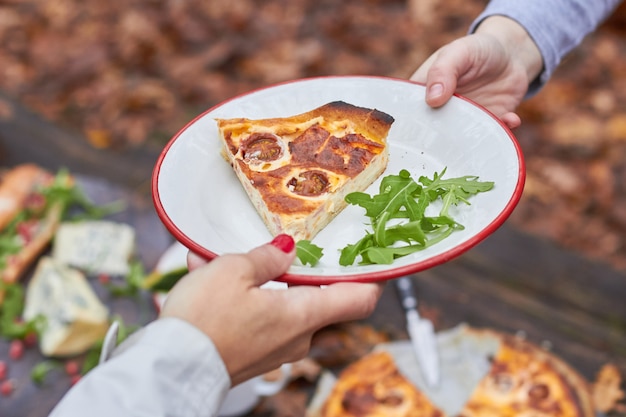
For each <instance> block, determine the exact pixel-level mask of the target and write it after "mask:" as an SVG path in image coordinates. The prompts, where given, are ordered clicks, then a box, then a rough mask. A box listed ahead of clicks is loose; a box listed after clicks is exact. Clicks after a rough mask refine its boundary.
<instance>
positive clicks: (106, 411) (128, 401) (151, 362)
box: [50, 318, 230, 417]
mask: <svg viewBox="0 0 626 417" xmlns="http://www.w3.org/2000/svg"><path fill="white" fill-rule="evenodd" d="M229 388H230V377H229V375H228V372H227V370H226V367H225V365H224V362H223V361H222V359H221V357H220V355H219V353H218V351H217V349H216V348H215V345H214V344H213V342H212V341H211V340H210V339H209V338H208V337H207V336H206V335H205V334H204V333H202V332H200V331H199V330H198V329H196V328H195V327H193V326H192V325H191V324H189V323H187V322H185V321H183V320H179V319H175V318H165V319H158V320H156V321H154V322H152V323H150V324H148V325H147V326H145V327H144V328H142V329H140V330H139V331H137V332H136V333H134V334H133V335H131V336H130V337H129V338H128V340H127V341H125V342H124V343H122V344H121V345H120V346H119V347H118V348H117V349H116V350H115V351H114V352H113V355H112V358H111V359H109V360H108V361H106V362H104V363H103V364H101V365H98V366H97V367H96V368H94V369H92V370H91V371H90V372H88V373H87V374H86V375H85V376H84V377H83V378H82V379H81V380H80V381H79V382H78V383H77V384H76V385H75V386H74V387H73V388H72V389H71V390H70V391H69V392H68V393H67V394H66V395H65V397H63V399H62V400H61V401H60V402H59V404H58V405H57V406H56V407H55V408H54V410H52V413H51V414H50V417H70V416H77V417H78V416H80V417H84V416H90V417H99V416H103V417H104V416H106V417H111V416H116V417H121V416H145V417H148V416H150V417H158V416H185V417H195V416H198V417H211V416H215V415H217V412H218V410H219V407H220V404H221V403H222V401H223V399H224V397H225V396H226V394H227V392H228V390H229Z"/></svg>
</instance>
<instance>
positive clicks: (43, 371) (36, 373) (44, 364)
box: [30, 359, 63, 385]
mask: <svg viewBox="0 0 626 417" xmlns="http://www.w3.org/2000/svg"><path fill="white" fill-rule="evenodd" d="M62 366H63V365H62V363H61V362H60V361H57V360H53V359H49V360H44V361H41V362H39V363H38V364H36V365H35V366H33V368H32V369H31V371H30V379H31V380H32V381H33V382H34V383H35V384H36V385H41V384H43V381H44V379H45V378H46V375H48V373H49V372H50V371H52V370H54V369H59V368H61V367H62Z"/></svg>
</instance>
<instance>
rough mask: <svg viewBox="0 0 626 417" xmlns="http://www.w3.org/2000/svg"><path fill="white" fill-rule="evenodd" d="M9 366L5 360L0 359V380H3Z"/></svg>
mask: <svg viewBox="0 0 626 417" xmlns="http://www.w3.org/2000/svg"><path fill="white" fill-rule="evenodd" d="M8 370H9V366H8V365H7V363H6V362H5V361H0V381H4V380H5V379H6V378H7V373H8Z"/></svg>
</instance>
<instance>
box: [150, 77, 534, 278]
mask: <svg viewBox="0 0 626 417" xmlns="http://www.w3.org/2000/svg"><path fill="white" fill-rule="evenodd" d="M424 91H425V88H424V86H422V85H420V84H415V83H412V82H409V81H406V80H399V79H392V78H382V77H352V76H346V77H342V76H341V77H320V78H311V79H303V80H298V81H293V82H287V83H282V84H278V85H274V86H271V87H268V88H263V89H260V90H256V91H252V92H250V93H247V94H243V95H241V96H238V97H235V98H233V99H231V100H228V101H226V102H224V103H221V104H219V105H217V106H215V107H213V108H211V109H209V110H207V111H206V112H204V113H202V114H201V115H199V116H198V117H196V118H195V119H194V120H192V121H191V122H190V123H189V124H188V125H187V126H185V127H184V128H183V129H182V130H180V131H179V132H178V133H177V134H176V135H175V136H174V137H173V138H172V139H171V140H170V142H169V143H168V144H167V146H166V147H165V149H164V150H163V152H162V154H161V156H160V158H159V160H158V161H157V164H156V167H155V170H154V173H153V177H152V192H153V199H154V204H155V207H156V210H157V213H158V215H159V217H160V218H161V220H162V221H163V223H164V224H165V226H166V227H167V228H168V230H169V231H170V232H171V233H172V234H173V235H174V236H175V237H176V239H177V240H178V241H180V242H181V243H182V244H183V245H185V246H186V247H187V248H189V249H190V250H192V251H194V252H196V253H198V254H200V255H202V256H204V257H206V258H208V259H211V258H213V257H215V256H219V255H221V254H224V253H235V252H247V251H249V250H250V249H252V248H254V247H256V246H259V245H261V244H264V243H267V242H269V241H270V240H271V239H272V236H271V235H270V233H269V232H268V230H267V229H266V227H265V225H264V224H263V222H262V220H261V218H260V217H259V215H258V214H257V212H256V210H255V209H254V207H253V206H252V204H251V203H250V201H249V199H248V196H247V195H246V193H245V191H244V190H243V187H242V186H241V184H240V183H239V180H238V179H237V177H236V176H235V173H234V172H233V170H232V168H231V167H230V165H229V164H228V163H227V162H226V161H225V160H224V159H223V158H222V156H221V155H220V143H219V140H218V134H217V125H216V123H215V120H214V119H215V118H234V117H246V118H251V119H260V118H267V117H288V116H292V115H295V114H298V113H303V112H306V111H309V110H312V109H314V108H316V107H319V106H321V105H323V104H326V103H329V102H331V101H336V100H341V101H345V102H347V103H350V104H354V105H356V106H362V107H369V108H375V109H378V110H380V111H383V112H385V113H387V114H389V115H391V116H392V117H393V118H394V119H395V122H394V123H393V125H392V127H391V129H390V131H389V135H388V138H387V140H388V144H389V148H390V157H389V165H388V167H387V170H386V172H385V173H384V174H383V175H382V176H381V178H382V177H384V176H386V175H389V174H394V175H397V174H398V173H399V172H400V170H402V169H406V170H408V171H409V172H410V173H411V175H412V176H413V178H415V179H417V178H419V177H420V176H421V175H425V176H427V177H429V178H432V176H433V174H434V173H435V172H441V171H442V170H443V169H444V168H446V167H447V171H446V174H445V176H444V178H453V177H459V176H465V175H473V176H478V177H479V180H480V181H493V182H494V183H495V186H494V188H493V189H492V190H491V191H488V192H485V193H481V194H478V195H475V196H473V197H471V199H470V202H471V205H469V206H468V205H465V204H462V205H459V206H458V207H454V208H453V210H452V211H451V214H452V216H453V217H454V219H455V220H457V221H458V222H459V223H461V224H462V225H463V226H465V229H464V230H461V231H456V232H454V233H452V235H450V236H449V237H448V238H446V239H444V240H443V241H442V242H440V243H437V244H435V245H433V246H431V247H429V248H427V249H425V250H423V251H419V252H416V253H413V254H411V255H408V256H405V257H402V258H398V259H396V260H395V261H394V262H393V263H392V264H391V265H358V264H355V265H354V266H348V267H344V266H340V265H339V254H340V250H341V249H342V248H343V247H345V246H346V245H348V244H351V243H355V242H357V241H358V240H359V239H361V238H362V237H363V236H364V234H365V232H366V230H369V229H368V224H367V222H368V219H367V217H365V213H364V210H363V209H362V208H361V207H358V206H348V207H347V208H346V209H345V210H343V211H342V212H341V213H340V214H339V215H338V216H337V217H336V218H335V219H334V220H333V221H332V222H331V223H330V224H329V225H328V226H327V227H326V228H325V229H324V230H322V231H321V232H320V233H319V234H318V235H317V236H316V237H315V238H314V239H313V243H314V244H316V245H317V246H320V247H322V248H323V250H324V256H323V257H322V258H321V259H320V262H319V263H318V264H317V265H316V266H315V267H310V266H302V265H299V263H298V262H296V263H295V264H294V265H293V266H292V267H291V268H290V270H289V271H288V272H287V274H285V275H284V276H283V277H281V278H279V280H282V281H285V282H290V283H297V284H314V285H318V284H329V283H332V282H337V281H360V282H363V281H380V280H387V279H391V278H396V277H399V276H402V275H408V274H411V273H415V272H418V271H421V270H424V269H427V268H430V267H433V266H435V265H439V264H441V263H443V262H446V261H448V260H450V259H452V258H454V257H456V256H458V255H460V254H462V253H463V252H465V251H467V250H468V249H470V248H472V247H473V246H475V245H476V244H477V243H479V242H480V241H482V240H483V239H485V238H486V237H487V236H489V235H490V234H491V233H493V232H494V231H495V230H496V229H497V228H498V227H499V226H500V225H501V224H502V223H503V222H504V221H505V220H506V219H507V218H508V216H509V215H510V214H511V212H512V211H513V209H514V207H515V205H516V204H517V202H518V201H519V198H520V196H521V193H522V189H523V187H524V179H525V169H524V160H523V157H522V153H521V150H520V148H519V145H518V143H517V141H516V139H515V137H514V136H513V133H512V132H511V131H510V130H509V129H508V128H507V127H506V126H505V125H503V124H502V123H501V122H500V121H499V120H498V119H497V118H496V117H494V116H493V115H492V114H490V113H489V112H488V111H487V110H485V109H484V108H482V107H480V106H478V105H476V104H475V103H473V102H471V101H469V100H467V99H465V98H462V97H459V96H454V97H453V98H452V100H451V101H450V102H449V103H448V104H446V105H445V106H443V107H442V108H439V109H431V108H429V107H428V106H427V105H426V103H425V101H424ZM379 181H380V179H379ZM379 181H377V182H375V183H374V184H372V186H370V188H369V189H368V190H366V192H368V193H370V194H377V193H378V185H379Z"/></svg>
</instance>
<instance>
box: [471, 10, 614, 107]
mask: <svg viewBox="0 0 626 417" xmlns="http://www.w3.org/2000/svg"><path fill="white" fill-rule="evenodd" d="M621 1H622V0H491V1H490V2H489V4H488V5H487V7H486V8H485V10H484V11H483V12H482V13H481V14H480V15H479V16H478V17H477V18H476V19H475V20H474V22H473V23H472V25H471V26H470V29H469V33H473V32H474V31H475V30H476V27H477V26H478V25H479V24H480V22H482V21H483V20H484V19H485V18H486V17H488V16H493V15H502V16H506V17H509V18H511V19H513V20H515V21H517V22H518V23H520V24H521V25H522V26H524V27H525V28H526V31H527V32H528V33H529V34H530V36H531V37H532V39H533V40H534V41H535V43H536V44H537V46H538V47H539V51H540V52H541V55H542V57H543V65H544V68H543V71H542V73H541V74H540V75H539V77H538V78H537V80H535V81H534V82H533V83H532V84H531V85H530V88H529V91H528V96H531V95H533V94H535V93H536V92H537V91H539V89H540V88H541V87H542V86H543V85H544V84H545V83H546V82H547V81H548V80H549V79H550V77H551V76H552V73H553V72H554V70H555V69H556V68H557V66H558V65H559V64H560V62H561V60H562V59H563V57H564V56H565V55H566V54H567V53H568V52H570V51H571V50H572V49H574V48H575V47H576V46H578V45H579V44H580V43H581V42H582V40H583V38H584V37H585V36H586V35H588V34H589V33H590V32H592V31H594V30H595V29H596V28H597V27H598V25H600V23H602V21H604V20H605V19H606V18H607V17H608V16H609V15H610V14H611V13H612V12H613V11H614V10H615V9H616V8H617V6H618V5H619V4H620V3H621Z"/></svg>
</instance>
